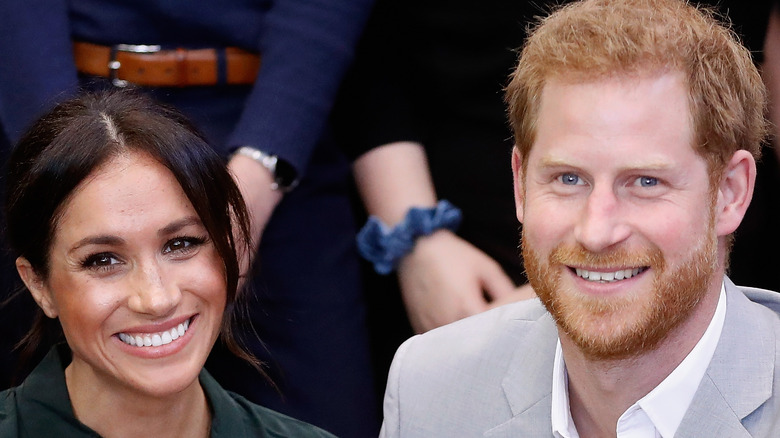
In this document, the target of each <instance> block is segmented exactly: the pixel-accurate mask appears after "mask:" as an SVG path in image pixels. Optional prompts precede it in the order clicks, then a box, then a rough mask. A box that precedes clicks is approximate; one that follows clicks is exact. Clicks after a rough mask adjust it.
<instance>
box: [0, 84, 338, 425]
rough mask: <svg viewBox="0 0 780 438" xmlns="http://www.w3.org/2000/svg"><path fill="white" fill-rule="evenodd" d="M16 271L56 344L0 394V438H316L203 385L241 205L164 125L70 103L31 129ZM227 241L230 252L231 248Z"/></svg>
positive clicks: (129, 112) (134, 102)
mask: <svg viewBox="0 0 780 438" xmlns="http://www.w3.org/2000/svg"><path fill="white" fill-rule="evenodd" d="M7 193H8V196H7V201H6V214H7V220H8V230H7V231H8V239H9V241H10V244H11V246H12V248H13V250H14V251H15V253H16V255H17V256H18V258H17V260H16V267H17V270H18V272H19V275H20V276H21V278H22V280H23V282H24V283H25V285H26V286H27V289H28V290H29V291H30V293H31V294H32V296H33V298H34V299H35V301H36V302H37V303H38V305H39V307H40V309H41V311H42V312H43V313H44V314H45V316H46V317H48V319H47V318H45V317H42V318H40V319H39V321H38V322H37V323H36V324H35V327H34V328H33V330H32V332H31V333H30V334H28V336H27V341H28V343H29V344H31V345H30V347H32V348H35V347H36V344H37V343H38V342H39V340H40V339H45V338H49V339H51V338H55V339H56V337H57V336H58V335H59V337H60V338H62V337H63V335H64V339H65V341H66V342H67V343H66V344H59V345H57V346H55V347H54V348H52V350H51V351H50V352H49V354H48V355H47V356H46V358H45V359H44V360H43V361H42V362H41V364H40V365H39V366H38V367H37V368H36V369H35V370H34V371H33V373H32V374H31V375H30V376H28V378H27V379H26V380H25V382H24V383H23V384H22V385H20V386H18V387H16V388H12V389H10V390H8V391H6V392H4V393H0V436H2V437H6V436H54V435H55V434H58V435H60V436H68V437H76V436H96V435H100V436H105V437H111V436H155V437H165V436H196V437H197V436H200V437H205V436H212V437H217V436H229V437H235V436H295V437H298V436H330V435H329V434H327V433H326V432H323V431H321V430H319V429H316V428H314V427H313V426H311V425H308V424H305V423H302V422H299V421H297V420H293V419H291V418H289V417H285V416H283V415H281V414H278V413H276V412H273V411H270V410H268V409H265V408H262V407H260V406H257V405H254V404H252V403H249V402H248V401H246V400H245V399H243V398H242V397H240V396H238V395H235V394H232V393H229V392H227V391H225V390H223V389H222V388H221V387H220V386H219V385H218V384H217V383H216V382H215V381H214V380H213V379H212V378H211V376H209V374H208V373H207V372H206V371H205V370H204V369H203V364H204V363H205V361H206V358H207V356H208V354H209V352H210V351H211V348H212V346H213V345H214V342H215V341H216V339H217V337H218V336H221V338H222V341H223V342H224V343H225V345H227V346H228V348H230V349H231V350H232V351H234V352H235V353H237V354H238V355H239V356H241V357H243V358H245V359H247V360H249V361H250V362H253V363H254V364H255V365H257V363H256V362H257V361H256V359H254V357H253V356H251V355H249V354H247V353H246V352H245V351H244V350H243V349H242V348H241V347H240V346H239V344H238V343H237V342H236V340H235V338H234V337H233V332H232V327H233V324H234V322H235V321H234V317H233V316H234V312H235V311H236V309H237V306H236V302H237V298H238V296H237V287H238V282H239V278H238V277H239V265H238V261H237V256H236V254H237V250H242V247H244V246H245V245H246V242H248V231H247V230H248V225H247V223H248V220H247V214H246V210H245V207H244V203H243V201H242V199H241V196H240V194H239V192H238V189H237V188H236V186H235V185H234V183H233V181H232V179H231V176H230V174H229V173H228V172H227V170H226V168H225V165H224V163H223V162H222V161H221V159H220V158H219V157H218V156H217V155H216V154H215V153H214V152H213V151H212V150H211V148H210V147H209V146H208V145H207V144H206V142H205V141H204V140H203V138H202V137H201V136H200V135H199V134H197V133H196V132H195V130H194V129H193V128H192V126H191V125H190V124H189V123H188V122H187V121H186V120H185V119H184V118H183V117H182V116H181V115H179V114H178V113H175V112H174V111H173V110H170V109H167V108H164V107H160V106H157V105H155V104H154V103H152V102H151V101H150V100H148V99H146V98H143V97H140V96H138V95H135V94H132V93H127V92H123V93H107V94H94V95H85V96H83V97H80V98H76V99H73V100H70V101H67V102H65V103H63V104H60V105H58V106H57V107H56V108H55V109H54V110H52V111H51V112H50V113H48V114H47V115H45V116H44V117H43V118H41V119H40V120H39V121H38V122H36V123H35V124H34V125H33V127H32V128H31V129H30V130H29V131H28V133H27V134H26V135H25V136H24V137H23V138H22V140H21V141H20V143H19V145H18V147H17V148H16V149H15V150H14V151H13V153H12V155H11V158H10V160H9V175H8V192H7ZM234 236H238V237H237V238H235V239H234Z"/></svg>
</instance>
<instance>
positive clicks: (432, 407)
mask: <svg viewBox="0 0 780 438" xmlns="http://www.w3.org/2000/svg"><path fill="white" fill-rule="evenodd" d="M724 281H725V284H726V299H727V308H726V321H725V325H724V327H723V331H722V333H721V339H720V341H719V342H718V346H717V349H716V350H715V354H714V356H713V358H712V362H711V363H710V365H709V367H708V368H707V372H706V374H705V375H704V377H703V378H702V382H701V384H700V385H699V388H698V390H697V392H696V395H695V396H694V399H693V401H692V403H691V406H690V408H689V409H688V411H687V412H686V413H685V417H684V418H683V420H682V423H681V424H680V427H679V429H678V430H677V434H676V435H675V436H676V437H718V438H720V437H780V372H777V373H776V372H775V368H776V366H777V364H778V363H780V317H778V315H779V314H780V294H778V293H776V292H771V291H766V290H761V289H753V288H741V287H737V286H735V285H734V284H733V283H732V282H731V281H730V280H729V279H728V278H725V280H724ZM557 339H558V333H557V330H556V326H555V323H554V321H553V319H552V317H551V316H550V314H549V313H547V311H546V310H545V309H544V307H543V306H542V305H541V303H540V302H539V300H538V299H534V300H529V301H524V302H519V303H514V304H510V305H507V306H503V307H500V308H498V309H494V310H491V311H488V312H485V313H482V314H479V315H476V316H473V317H470V318H466V319H464V320H461V321H458V322H456V323H453V324H450V325H447V326H444V327H441V328H439V329H436V330H432V331H430V332H428V333H426V334H423V335H418V336H415V337H413V338H411V339H409V340H408V341H406V342H405V343H404V344H403V345H402V346H401V347H400V348H399V349H398V352H397V353H396V356H395V359H394V360H393V365H392V367H391V369H390V375H389V379H388V384H387V391H386V393H385V400H384V415H385V418H384V424H383V426H382V432H381V436H382V437H388V438H389V437H404V438H411V437H426V438H430V437H523V438H525V437H551V436H552V427H551V420H550V413H551V409H552V408H551V397H552V395H551V394H552V370H553V360H554V358H555V346H556V342H557ZM778 371H780V369H779V370H778Z"/></svg>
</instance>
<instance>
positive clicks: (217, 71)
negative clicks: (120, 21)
mask: <svg viewBox="0 0 780 438" xmlns="http://www.w3.org/2000/svg"><path fill="white" fill-rule="evenodd" d="M218 50H219V51H222V50H224V57H222V58H221V56H220V55H221V53H219V52H218ZM73 56H74V58H75V61H76V68H77V69H78V71H79V72H81V73H85V74H88V75H93V76H102V77H106V78H110V79H112V80H113V82H114V84H115V85H117V86H123V85H127V83H132V84H136V85H141V86H146V87H191V86H204V85H217V84H220V83H223V84H232V85H248V84H253V83H254V82H255V77H256V76H257V71H258V70H259V69H260V56H259V55H258V54H256V53H252V52H247V51H245V50H242V49H237V48H234V47H226V48H224V49H194V50H189V49H176V50H160V47H159V46H140V45H125V44H120V45H117V46H101V45H97V44H92V43H85V42H74V43H73ZM220 58H221V59H220ZM220 64H221V65H220ZM220 67H222V68H220Z"/></svg>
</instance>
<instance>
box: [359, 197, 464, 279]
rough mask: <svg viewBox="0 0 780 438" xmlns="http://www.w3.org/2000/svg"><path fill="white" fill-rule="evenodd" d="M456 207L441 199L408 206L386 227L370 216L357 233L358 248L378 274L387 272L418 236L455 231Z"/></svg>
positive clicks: (396, 264)
mask: <svg viewBox="0 0 780 438" xmlns="http://www.w3.org/2000/svg"><path fill="white" fill-rule="evenodd" d="M461 218H462V214H461V212H460V210H459V209H458V208H457V207H455V206H454V205H452V204H450V203H449V202H448V201H445V200H442V201H439V202H438V204H436V207H432V208H417V207H415V208H411V209H409V211H408V212H407V213H406V216H405V217H404V219H403V220H401V222H399V223H398V224H397V225H396V226H395V227H392V228H390V227H388V226H387V225H386V224H384V223H383V222H382V221H381V220H379V219H378V218H376V217H375V216H371V217H370V218H369V219H368V222H366V225H365V226H363V228H362V229H361V230H360V232H359V233H358V236H357V243H358V250H359V251H360V254H361V255H362V256H363V257H364V258H365V259H366V260H368V261H369V262H371V263H373V265H374V270H376V272H377V273H379V274H389V273H390V272H392V271H393V270H395V269H396V267H397V266H398V263H399V262H400V260H401V259H402V258H403V257H404V256H406V255H407V254H408V253H409V252H410V251H412V249H413V248H414V245H415V243H416V241H417V239H419V238H420V237H422V236H429V235H431V234H433V233H435V232H437V231H439V230H450V231H455V230H456V229H457V227H458V225H460V221H461Z"/></svg>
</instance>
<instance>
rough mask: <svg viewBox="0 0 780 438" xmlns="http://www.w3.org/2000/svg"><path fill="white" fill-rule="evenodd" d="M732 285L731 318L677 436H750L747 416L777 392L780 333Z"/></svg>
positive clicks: (729, 293)
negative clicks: (778, 337) (778, 336)
mask: <svg viewBox="0 0 780 438" xmlns="http://www.w3.org/2000/svg"><path fill="white" fill-rule="evenodd" d="M725 284H726V302H727V306H726V321H725V323H724V326H723V331H722V333H721V338H720V341H719V342H718V347H717V348H716V350H715V353H714V355H713V357H712V361H711V362H710V365H709V367H708V368H707V373H706V374H705V375H704V378H703V379H702V382H701V384H700V385H699V389H698V390H697V391H696V395H695V396H694V399H693V401H692V402H691V406H690V407H689V409H688V411H687V412H686V414H685V417H684V418H683V421H682V423H681V424H680V427H679V429H678V430H677V434H676V436H681V437H684V436H728V437H732V436H733V437H741V436H745V437H749V436H750V434H749V433H748V432H747V431H746V430H745V428H744V427H743V426H742V419H743V418H745V417H746V416H747V415H749V414H750V413H751V412H753V411H755V410H756V409H757V408H758V407H759V406H761V405H762V404H763V403H764V402H765V401H766V400H767V399H769V397H770V396H771V395H772V384H773V376H774V366H775V347H774V346H775V335H774V331H773V328H772V325H771V319H770V318H768V317H767V316H765V315H764V314H763V313H759V314H757V313H756V312H755V307H754V306H755V305H754V304H753V303H752V302H751V301H750V300H748V298H747V297H745V295H744V294H743V293H742V292H741V291H739V289H737V287H736V286H734V283H732V282H731V280H729V279H728V278H726V279H725Z"/></svg>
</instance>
